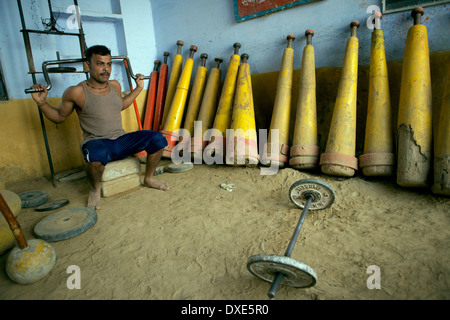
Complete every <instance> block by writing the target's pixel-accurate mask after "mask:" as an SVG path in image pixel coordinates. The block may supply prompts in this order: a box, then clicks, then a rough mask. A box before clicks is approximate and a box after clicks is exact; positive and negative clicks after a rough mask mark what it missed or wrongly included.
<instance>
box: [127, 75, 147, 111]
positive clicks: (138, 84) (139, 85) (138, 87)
mask: <svg viewBox="0 0 450 320" xmlns="http://www.w3.org/2000/svg"><path fill="white" fill-rule="evenodd" d="M136 77H137V79H136V88H135V89H134V90H133V91H131V92H130V93H129V94H128V95H126V96H125V97H123V104H122V110H125V109H126V108H128V107H129V106H131V104H132V103H133V101H134V100H135V99H136V98H137V97H138V95H139V94H140V93H141V91H142V89H144V80H143V79H144V75H142V74H140V73H138V74H137V75H136Z"/></svg>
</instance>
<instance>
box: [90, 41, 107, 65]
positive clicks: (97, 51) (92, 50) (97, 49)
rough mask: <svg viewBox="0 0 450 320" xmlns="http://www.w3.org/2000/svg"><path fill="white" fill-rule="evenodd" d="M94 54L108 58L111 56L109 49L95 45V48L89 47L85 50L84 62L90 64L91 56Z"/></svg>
mask: <svg viewBox="0 0 450 320" xmlns="http://www.w3.org/2000/svg"><path fill="white" fill-rule="evenodd" d="M94 54H99V55H101V56H108V55H109V56H110V55H111V50H109V48H107V47H105V46H101V45H96V46H92V47H89V48H88V49H87V50H86V53H85V55H86V60H87V61H88V62H91V59H92V56H93V55H94Z"/></svg>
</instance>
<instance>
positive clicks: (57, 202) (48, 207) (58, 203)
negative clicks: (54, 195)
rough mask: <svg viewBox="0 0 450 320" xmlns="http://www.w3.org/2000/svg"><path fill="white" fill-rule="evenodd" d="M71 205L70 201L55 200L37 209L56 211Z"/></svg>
mask: <svg viewBox="0 0 450 320" xmlns="http://www.w3.org/2000/svg"><path fill="white" fill-rule="evenodd" d="M68 203H69V200H68V199H61V200H55V201H52V202H48V203H45V204H43V205H41V206H39V207H37V208H36V209H34V210H36V211H50V210H55V209H58V208H61V207H64V206H65V205H67V204H68Z"/></svg>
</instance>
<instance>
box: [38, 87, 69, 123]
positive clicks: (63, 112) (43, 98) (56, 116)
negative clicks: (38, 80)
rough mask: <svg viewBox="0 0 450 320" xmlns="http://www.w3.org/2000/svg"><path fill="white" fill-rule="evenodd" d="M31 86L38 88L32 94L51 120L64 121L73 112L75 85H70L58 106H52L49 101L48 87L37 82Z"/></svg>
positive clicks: (55, 121)
mask: <svg viewBox="0 0 450 320" xmlns="http://www.w3.org/2000/svg"><path fill="white" fill-rule="evenodd" d="M31 88H32V89H35V90H38V92H35V93H33V94H32V95H31V96H32V98H33V100H34V101H35V102H36V103H37V105H38V107H39V108H40V109H41V110H42V112H43V113H44V115H45V116H46V117H47V118H48V119H49V120H50V121H52V122H54V123H62V122H64V121H65V120H66V119H67V118H68V117H69V116H70V115H71V114H72V112H73V110H74V108H75V103H74V100H73V94H74V88H75V87H69V88H68V89H66V91H65V92H64V94H63V97H62V102H61V104H60V105H59V106H58V107H57V108H54V107H52V106H51V105H50V104H49V103H48V102H47V95H48V91H47V88H46V87H44V86H43V85H40V84H35V85H33V86H32V87H31Z"/></svg>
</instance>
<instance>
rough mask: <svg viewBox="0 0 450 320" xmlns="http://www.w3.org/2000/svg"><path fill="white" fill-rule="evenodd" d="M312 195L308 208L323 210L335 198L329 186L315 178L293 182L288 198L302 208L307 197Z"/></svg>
mask: <svg viewBox="0 0 450 320" xmlns="http://www.w3.org/2000/svg"><path fill="white" fill-rule="evenodd" d="M311 195H312V196H313V201H312V202H311V205H310V206H309V210H323V209H326V208H328V207H330V206H331V205H332V204H333V202H334V199H335V194H334V191H333V189H332V188H331V186H329V185H328V184H327V183H325V182H323V181H320V180H317V179H303V180H299V181H297V182H295V183H294V184H293V185H292V186H291V188H290V189H289V199H290V200H291V201H292V202H293V203H295V205H296V206H298V207H299V208H301V209H303V208H304V207H305V204H306V201H307V197H308V196H311Z"/></svg>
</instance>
